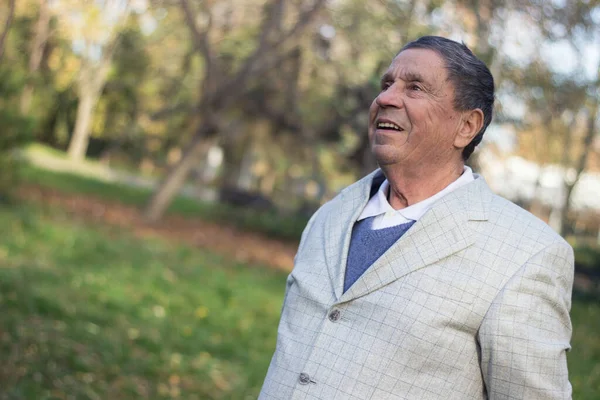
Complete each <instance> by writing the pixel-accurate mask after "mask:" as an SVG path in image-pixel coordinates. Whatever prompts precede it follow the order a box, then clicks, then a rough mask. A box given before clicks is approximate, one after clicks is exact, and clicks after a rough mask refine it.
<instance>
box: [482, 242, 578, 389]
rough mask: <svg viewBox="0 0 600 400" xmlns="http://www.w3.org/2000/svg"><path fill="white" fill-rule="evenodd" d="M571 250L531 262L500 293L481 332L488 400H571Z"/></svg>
mask: <svg viewBox="0 0 600 400" xmlns="http://www.w3.org/2000/svg"><path fill="white" fill-rule="evenodd" d="M573 273H574V263H573V250H572V249H571V247H570V246H569V245H568V244H566V243H565V242H560V243H554V244H552V245H550V246H548V247H546V248H545V249H543V250H542V251H540V252H539V253H537V254H535V255H534V256H532V257H531V258H530V259H529V260H528V261H527V262H526V263H525V264H524V265H523V266H522V267H521V268H520V269H519V270H518V271H517V272H516V273H515V275H513V276H512V277H511V278H510V280H509V281H508V282H507V283H506V285H505V286H504V288H503V289H502V290H501V291H500V292H499V293H498V295H497V296H496V298H495V299H494V301H493V302H492V304H491V306H490V308H489V309H488V312H487V313H486V315H485V317H484V319H483V322H482V325H481V327H480V329H479V333H478V340H479V345H480V347H481V371H482V374H483V379H484V381H485V386H486V389H487V394H488V396H489V398H490V399H532V400H534V399H545V400H548V399H570V398H571V392H572V390H571V384H570V383H569V377H568V372H567V357H566V352H567V351H568V350H569V349H570V348H571V347H570V344H569V342H570V340H571V332H572V328H571V320H570V318H569V311H570V309H571V292H572V287H573Z"/></svg>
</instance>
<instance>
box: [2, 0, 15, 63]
mask: <svg viewBox="0 0 600 400" xmlns="http://www.w3.org/2000/svg"><path fill="white" fill-rule="evenodd" d="M15 1H16V0H9V1H8V15H7V17H6V22H5V23H4V30H3V31H2V34H0V61H2V56H3V55H4V47H5V45H6V38H7V36H8V31H9V30H10V25H11V24H12V20H13V17H14V15H15Z"/></svg>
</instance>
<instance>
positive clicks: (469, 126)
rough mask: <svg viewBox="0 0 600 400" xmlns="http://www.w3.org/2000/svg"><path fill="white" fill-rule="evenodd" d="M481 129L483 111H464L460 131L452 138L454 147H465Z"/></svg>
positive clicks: (477, 109)
mask: <svg viewBox="0 0 600 400" xmlns="http://www.w3.org/2000/svg"><path fill="white" fill-rule="evenodd" d="M482 127H483V111H481V109H479V108H476V109H474V110H469V111H465V112H464V113H463V119H462V124H461V126H460V129H459V130H458V133H457V134H456V137H455V138H454V146H455V147H457V148H459V149H464V148H465V147H467V146H468V145H469V143H471V141H472V140H473V138H474V137H475V136H476V135H477V134H478V133H479V131H480V130H481V128H482Z"/></svg>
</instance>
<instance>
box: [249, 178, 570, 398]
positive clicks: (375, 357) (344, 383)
mask: <svg viewBox="0 0 600 400" xmlns="http://www.w3.org/2000/svg"><path fill="white" fill-rule="evenodd" d="M381 177H382V173H381V171H379V170H378V171H375V172H374V173H372V174H371V175H369V176H367V177H365V178H363V179H362V180H360V181H358V182H357V183H355V184H353V185H351V186H349V187H348V188H346V189H345V190H344V191H343V192H342V193H340V194H339V195H338V196H337V197H336V198H335V199H333V200H332V201H330V202H328V203H327V204H325V205H324V206H323V207H321V208H320V209H319V210H318V211H317V212H316V213H315V215H314V216H313V217H312V218H311V220H310V221H309V223H308V225H307V227H306V229H305V231H304V233H303V235H302V240H301V242H300V246H299V249H298V253H297V255H296V259H295V266H294V269H293V271H292V273H291V274H290V275H289V277H288V280H287V289H286V294H285V299H284V305H283V309H282V314H281V321H280V324H279V331H278V339H277V348H276V350H275V354H274V355H273V359H272V361H271V365H270V367H269V370H268V373H267V377H266V379H265V382H264V385H263V388H262V391H261V394H260V397H259V398H260V399H327V400H335V399H378V400H379V399H381V400H383V399H420V400H425V399H445V400H446V399H486V398H491V399H528V400H529V399H567V398H570V397H571V385H570V383H569V380H568V374H567V361H566V354H565V352H566V351H567V350H568V349H569V348H570V345H569V341H570V338H571V322H570V319H569V310H570V307H571V288H572V283H573V252H572V249H571V247H570V246H569V245H568V244H567V243H566V242H565V241H564V240H563V239H562V238H561V237H560V236H558V235H557V234H556V233H554V232H553V231H552V230H551V229H550V228H549V227H548V226H547V225H546V224H544V223H543V222H542V221H540V220H538V219H537V218H535V217H534V216H533V215H531V214H529V213H528V212H526V211H524V210H523V209H521V208H519V207H518V206H516V205H514V204H513V203H511V202H509V201H507V200H505V199H503V198H501V197H498V196H496V195H494V194H493V193H492V192H491V191H490V189H489V187H488V186H487V184H486V183H485V181H484V179H483V178H481V177H480V176H477V175H476V179H475V181H473V182H472V183H469V184H467V185H465V186H463V187H461V188H459V189H457V190H455V191H453V192H452V193H450V194H448V195H447V196H445V197H443V198H442V199H440V200H439V201H438V202H436V203H435V205H434V206H433V208H432V209H430V210H429V211H428V212H427V213H426V214H425V215H424V216H423V217H422V218H421V219H420V220H419V221H417V223H415V225H413V226H412V227H411V229H410V230H409V231H408V232H407V233H406V234H405V235H404V236H402V238H400V239H399V240H398V241H397V242H396V243H395V244H393V245H392V247H391V248H390V249H389V250H388V251H387V252H385V253H384V254H383V255H382V256H381V257H380V258H379V259H378V260H377V261H376V262H375V263H374V264H373V265H372V266H371V267H370V268H369V269H368V270H367V271H366V272H365V273H364V275H363V276H361V277H360V278H359V279H358V280H357V281H356V282H355V283H354V285H353V286H352V287H350V289H348V291H347V292H345V293H343V290H342V288H343V283H344V271H345V266H346V258H347V254H348V247H349V243H350V236H351V233H352V226H353V224H354V222H355V221H356V219H357V217H358V216H359V215H360V213H361V211H362V209H363V208H364V206H365V205H366V203H367V201H368V199H369V196H370V193H371V189H372V185H373V182H374V180H375V181H379V182H380V181H381V180H382V179H381Z"/></svg>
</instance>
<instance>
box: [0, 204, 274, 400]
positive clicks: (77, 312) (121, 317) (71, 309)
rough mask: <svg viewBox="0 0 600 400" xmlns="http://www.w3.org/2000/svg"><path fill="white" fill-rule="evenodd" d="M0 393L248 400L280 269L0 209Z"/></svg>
mask: <svg viewBox="0 0 600 400" xmlns="http://www.w3.org/2000/svg"><path fill="white" fill-rule="evenodd" d="M0 226H2V227H3V228H2V234H1V235H0V359H1V360H2V362H1V363H0V388H1V390H0V399H33V400H42V399H67V398H69V399H133V398H152V399H161V398H165V399H166V398H175V397H180V398H182V399H245V398H248V399H251V398H256V396H257V394H258V391H259V389H260V385H261V384H262V380H263V378H264V375H265V373H266V370H267V367H268V363H269V360H270V357H271V355H272V352H273V350H274V346H275V337H276V327H277V322H278V318H279V312H280V308H281V301H282V296H283V290H284V282H285V275H284V274H282V273H278V272H275V271H271V270H269V269H267V268H264V267H263V268H261V267H257V266H249V265H237V264H235V263H232V262H230V261H228V260H226V259H223V258H221V257H219V256H216V255H214V254H210V253H208V252H205V251H202V250H198V249H193V248H189V247H185V246H173V245H168V244H167V243H165V242H162V241H159V240H147V239H139V238H135V237H133V236H132V235H131V234H129V233H127V232H120V231H118V230H115V229H112V228H107V227H98V226H88V225H85V224H84V223H82V222H77V221H74V220H72V219H70V217H69V216H68V215H66V214H64V213H63V212H61V211H60V210H57V209H47V210H40V209H38V208H35V207H33V206H31V205H21V206H19V207H17V208H0Z"/></svg>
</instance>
